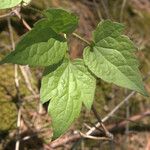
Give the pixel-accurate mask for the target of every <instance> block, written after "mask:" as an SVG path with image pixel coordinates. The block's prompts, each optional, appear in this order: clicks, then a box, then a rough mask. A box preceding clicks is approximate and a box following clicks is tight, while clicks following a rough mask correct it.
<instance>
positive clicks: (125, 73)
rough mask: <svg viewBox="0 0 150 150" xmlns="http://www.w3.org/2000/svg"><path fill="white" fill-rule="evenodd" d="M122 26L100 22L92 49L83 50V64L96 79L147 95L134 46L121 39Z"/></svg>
mask: <svg viewBox="0 0 150 150" xmlns="http://www.w3.org/2000/svg"><path fill="white" fill-rule="evenodd" d="M123 29H124V27H123V25H122V24H119V23H116V22H111V21H109V20H106V21H102V22H101V23H100V24H99V25H98V27H97V29H96V30H95V31H94V41H95V44H94V45H93V47H86V48H85V49H84V54H83V55H84V56H83V57H84V61H85V64H86V65H87V66H88V68H89V69H90V70H91V71H92V72H93V73H94V74H95V75H96V76H97V77H99V78H101V79H103V80H104V81H107V82H109V83H114V84H116V85H118V86H122V87H125V88H128V89H131V90H135V91H137V92H139V93H141V94H143V95H147V93H146V91H145V89H144V86H143V83H142V78H141V76H140V73H139V70H138V62H137V60H136V58H135V56H134V55H133V52H134V51H135V49H136V48H135V46H134V44H133V43H132V41H131V40H130V39H129V38H128V37H127V36H124V35H122V31H123Z"/></svg>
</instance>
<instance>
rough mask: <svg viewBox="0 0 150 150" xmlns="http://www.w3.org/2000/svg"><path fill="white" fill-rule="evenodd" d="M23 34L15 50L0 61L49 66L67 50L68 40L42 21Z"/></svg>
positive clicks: (57, 60) (56, 61) (58, 59)
mask: <svg viewBox="0 0 150 150" xmlns="http://www.w3.org/2000/svg"><path fill="white" fill-rule="evenodd" d="M38 24H39V23H37V24H35V27H34V28H33V29H32V30H31V31H29V32H28V33H27V34H25V35H24V36H23V38H22V39H21V41H20V42H19V43H18V44H17V46H16V49H15V51H12V52H11V53H10V54H8V55H7V56H6V57H5V58H4V59H3V60H2V61H1V62H0V63H1V64H3V63H14V64H20V65H30V66H49V65H52V64H55V63H58V62H59V61H60V60H61V59H62V58H63V57H64V55H65V53H66V50H67V42H66V40H65V39H64V38H63V37H62V36H60V35H58V34H57V33H56V32H55V31H53V30H52V29H51V28H49V25H48V24H44V23H41V22H40V28H39V25H38Z"/></svg>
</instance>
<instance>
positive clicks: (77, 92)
mask: <svg viewBox="0 0 150 150" xmlns="http://www.w3.org/2000/svg"><path fill="white" fill-rule="evenodd" d="M95 84H96V81H95V78H94V77H93V76H92V75H91V74H90V73H89V72H88V70H87V68H86V67H85V66H84V63H83V61H82V60H75V61H73V62H70V61H68V60H65V61H64V62H63V63H62V64H61V65H60V64H59V65H55V66H50V67H47V68H46V70H45V72H44V75H43V79H42V86H41V92H40V95H41V101H42V103H45V102H47V101H48V100H49V99H51V101H50V103H49V107H48V111H49V113H50V115H51V118H52V126H53V130H54V138H56V137H58V136H60V135H61V134H63V133H64V132H65V131H66V130H67V129H68V127H69V126H70V125H71V123H72V122H73V121H74V120H75V118H77V117H78V115H79V113H80V110H81V105H82V102H83V103H84V104H85V105H86V106H87V107H88V108H90V107H91V105H92V102H93V98H94V92H95Z"/></svg>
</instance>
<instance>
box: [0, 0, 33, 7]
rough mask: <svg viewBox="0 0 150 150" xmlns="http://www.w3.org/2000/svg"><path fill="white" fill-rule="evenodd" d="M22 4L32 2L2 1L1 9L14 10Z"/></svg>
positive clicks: (24, 0) (0, 3)
mask: <svg viewBox="0 0 150 150" xmlns="http://www.w3.org/2000/svg"><path fill="white" fill-rule="evenodd" d="M21 2H24V3H25V4H27V3H29V2H30V0H0V9H6V8H12V7H15V6H17V5H19V4H20V3H21Z"/></svg>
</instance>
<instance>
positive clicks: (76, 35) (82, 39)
mask: <svg viewBox="0 0 150 150" xmlns="http://www.w3.org/2000/svg"><path fill="white" fill-rule="evenodd" d="M72 35H73V36H75V37H77V38H78V39H80V40H81V41H83V42H85V43H86V44H88V45H91V43H90V42H89V41H87V40H86V39H84V38H83V37H81V36H80V35H78V34H77V33H75V32H74V33H72Z"/></svg>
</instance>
